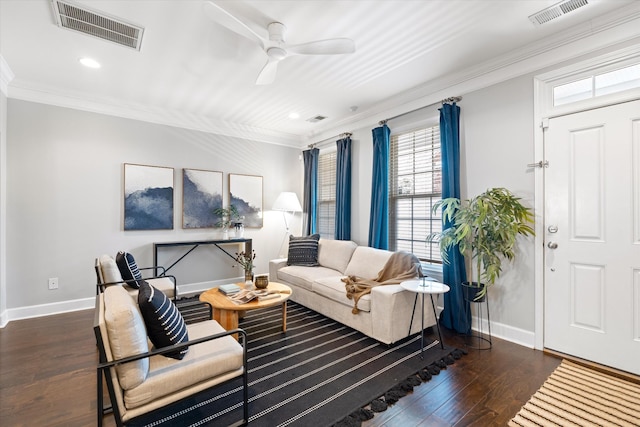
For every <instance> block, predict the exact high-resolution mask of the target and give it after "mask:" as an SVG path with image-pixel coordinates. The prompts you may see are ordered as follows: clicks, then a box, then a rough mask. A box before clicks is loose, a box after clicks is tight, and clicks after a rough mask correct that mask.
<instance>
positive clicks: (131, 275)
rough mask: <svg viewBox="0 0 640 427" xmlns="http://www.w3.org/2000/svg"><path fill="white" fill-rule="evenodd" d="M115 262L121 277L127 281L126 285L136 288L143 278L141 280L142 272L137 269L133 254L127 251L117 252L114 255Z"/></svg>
mask: <svg viewBox="0 0 640 427" xmlns="http://www.w3.org/2000/svg"><path fill="white" fill-rule="evenodd" d="M116 264H117V265H118V270H120V275H121V276H122V279H123V280H126V281H127V285H129V286H131V287H132V288H135V289H138V288H139V287H140V285H141V284H142V283H143V282H144V280H142V274H141V273H140V270H139V269H138V264H137V263H136V260H135V258H134V257H133V255H131V254H130V253H129V252H123V251H120V252H118V254H117V255H116Z"/></svg>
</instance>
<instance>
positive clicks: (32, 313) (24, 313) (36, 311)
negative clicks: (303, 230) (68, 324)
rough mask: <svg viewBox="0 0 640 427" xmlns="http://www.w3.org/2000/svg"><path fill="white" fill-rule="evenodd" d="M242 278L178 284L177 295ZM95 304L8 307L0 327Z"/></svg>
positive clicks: (77, 302)
mask: <svg viewBox="0 0 640 427" xmlns="http://www.w3.org/2000/svg"><path fill="white" fill-rule="evenodd" d="M242 279H243V278H241V277H238V278H233V279H225V280H213V281H207V282H199V283H189V284H186V285H178V295H187V294H195V293H200V292H203V291H206V290H208V289H211V288H215V287H218V286H220V285H222V284H224V283H237V282H239V281H242ZM95 305H96V299H95V297H91V298H81V299H76V300H70V301H60V302H52V303H48V304H39V305H32V306H26V307H18V308H9V309H7V310H5V311H4V312H3V313H1V314H0V328H4V327H5V326H7V325H8V324H9V322H11V321H13V320H22V319H31V318H33V317H43V316H51V315H53V314H60V313H69V312H72V311H80V310H89V309H92V308H94V307H95Z"/></svg>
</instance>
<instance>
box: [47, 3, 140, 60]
mask: <svg viewBox="0 0 640 427" xmlns="http://www.w3.org/2000/svg"><path fill="white" fill-rule="evenodd" d="M51 3H52V6H53V15H54V16H55V19H56V24H58V26H59V27H62V28H67V29H70V30H73V31H78V32H81V33H84V34H88V35H90V36H94V37H98V38H100V39H102V40H107V41H110V42H113V43H117V44H119V45H121V46H126V47H129V48H132V49H135V50H140V46H141V44H142V34H143V32H144V28H143V27H140V26H138V25H135V24H131V23H129V22H126V21H124V20H122V19H119V18H115V17H113V16H108V15H106V14H104V13H102V12H98V11H95V10H90V9H88V8H87V7H85V6H81V5H78V4H74V3H70V2H68V1H61V0H51Z"/></svg>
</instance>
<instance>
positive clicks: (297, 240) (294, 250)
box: [287, 234, 320, 267]
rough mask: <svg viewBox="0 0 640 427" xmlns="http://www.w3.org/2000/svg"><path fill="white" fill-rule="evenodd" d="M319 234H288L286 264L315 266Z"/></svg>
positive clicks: (316, 264) (316, 263)
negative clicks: (295, 235)
mask: <svg viewBox="0 0 640 427" xmlns="http://www.w3.org/2000/svg"><path fill="white" fill-rule="evenodd" d="M319 240H320V235H319V234H313V235H311V236H302V237H294V236H289V254H288V256H287V265H300V266H304V267H317V266H318V265H320V264H318V241H319Z"/></svg>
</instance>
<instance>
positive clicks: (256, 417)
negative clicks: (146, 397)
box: [131, 302, 462, 427]
mask: <svg viewBox="0 0 640 427" xmlns="http://www.w3.org/2000/svg"><path fill="white" fill-rule="evenodd" d="M240 327H241V328H243V329H244V330H245V331H246V332H247V334H248V337H249V338H248V364H249V372H248V377H249V416H250V419H249V425H250V426H268V427H275V426H289V425H291V426H309V425H314V426H331V425H334V424H336V423H343V424H344V423H345V422H346V424H344V425H354V424H353V423H352V422H351V421H354V420H352V419H351V418H358V417H359V418H369V417H371V416H373V412H372V411H370V410H368V409H367V410H364V411H363V410H360V409H359V408H361V407H364V406H367V408H369V407H372V408H373V409H374V411H380V410H384V409H385V407H386V406H387V405H390V404H393V403H394V402H395V401H397V399H398V398H399V397H400V396H401V395H403V394H406V393H407V392H410V390H411V389H412V387H413V386H416V385H419V384H420V383H421V382H422V381H426V380H428V379H429V378H431V375H433V374H437V373H438V372H439V371H440V369H444V368H446V366H447V365H448V364H452V363H454V361H455V358H459V357H460V356H461V355H462V352H460V351H459V350H455V351H454V350H453V349H451V348H447V347H445V349H444V350H443V349H441V348H440V343H439V342H438V341H433V340H430V339H427V340H425V342H428V344H425V351H424V359H420V337H419V336H413V337H410V338H409V339H407V340H405V341H403V342H400V343H397V344H394V345H392V346H388V345H386V344H382V343H380V342H378V341H376V340H374V339H372V338H369V337H367V336H365V335H363V334H361V333H360V332H358V331H355V330H353V329H351V328H349V327H347V326H344V325H342V324H341V323H338V322H336V321H333V320H331V319H329V318H327V317H325V316H323V315H321V314H318V313H316V312H315V311H312V310H309V309H307V308H306V307H303V306H301V305H299V304H296V303H294V302H289V307H288V316H287V332H286V333H283V332H282V330H281V328H282V319H281V309H280V307H273V308H270V309H264V310H253V311H249V312H247V313H246V316H245V317H244V319H243V320H242V321H241V323H240ZM454 356H455V357H454ZM394 386H397V387H396V388H395V389H393V390H391V389H392V388H394ZM389 390H391V392H389ZM372 401H373V402H372ZM240 402H241V388H240V382H239V381H238V382H237V383H230V384H229V385H228V386H227V385H225V386H222V387H219V388H217V389H214V390H213V391H205V392H203V393H200V394H199V395H198V396H197V397H195V398H189V399H186V400H185V401H182V402H178V403H176V404H173V405H171V406H169V407H167V408H164V409H162V410H160V411H156V413H155V414H154V416H155V421H151V420H149V419H148V418H145V419H136V420H134V422H133V423H131V425H146V426H226V425H230V424H232V423H233V422H235V421H237V420H238V419H241V404H240ZM370 403H371V405H369V404H370ZM350 414H351V415H350ZM345 417H347V418H345ZM356 423H357V422H356ZM339 425H341V424H339ZM356 425H357V424H356Z"/></svg>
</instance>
